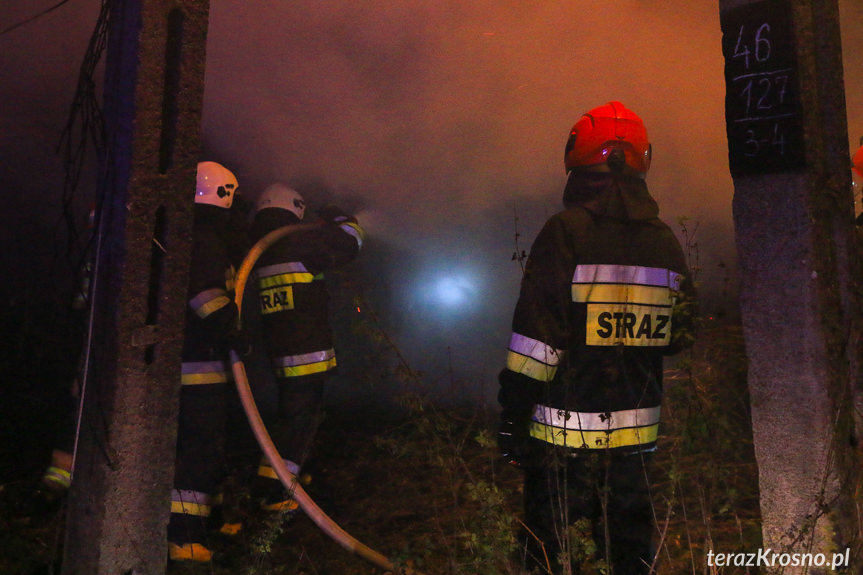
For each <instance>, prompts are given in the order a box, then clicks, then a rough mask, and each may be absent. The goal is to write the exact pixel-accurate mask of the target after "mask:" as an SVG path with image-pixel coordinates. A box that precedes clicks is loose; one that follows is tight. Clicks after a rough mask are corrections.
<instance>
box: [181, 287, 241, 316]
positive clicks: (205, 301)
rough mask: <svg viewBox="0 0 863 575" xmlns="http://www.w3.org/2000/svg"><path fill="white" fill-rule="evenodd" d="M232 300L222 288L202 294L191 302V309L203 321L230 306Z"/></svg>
mask: <svg viewBox="0 0 863 575" xmlns="http://www.w3.org/2000/svg"><path fill="white" fill-rule="evenodd" d="M230 303H231V300H230V298H229V297H228V296H227V294H226V293H225V290H223V289H220V288H212V289H208V290H204V291H202V292H200V293H199V294H198V295H196V296H195V297H193V298H192V299H190V300H189V307H191V308H192V310H193V311H194V312H195V314H197V316H198V317H200V318H201V319H204V318H206V317H207V316H209V315H210V314H211V313H213V312H214V311H216V310H218V309H221V308H223V307H225V306H226V305H228V304H230Z"/></svg>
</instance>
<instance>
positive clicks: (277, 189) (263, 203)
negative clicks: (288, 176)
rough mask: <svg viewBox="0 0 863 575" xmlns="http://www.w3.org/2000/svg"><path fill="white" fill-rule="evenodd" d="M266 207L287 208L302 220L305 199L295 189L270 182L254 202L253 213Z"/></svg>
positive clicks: (304, 211) (304, 210)
mask: <svg viewBox="0 0 863 575" xmlns="http://www.w3.org/2000/svg"><path fill="white" fill-rule="evenodd" d="M267 208H279V209H282V210H288V211H289V212H291V213H293V214H294V215H295V216H297V218H299V219H301V220H302V219H303V215H305V213H306V200H304V199H303V196H301V195H300V193H299V192H298V191H297V190H295V189H293V188H289V187H288V186H286V185H285V184H278V183H277V184H270V185H269V186H267V189H265V190H264V191H263V192H262V193H261V195H260V196H258V201H257V202H255V213H256V214H257V213H258V212H260V211H261V210H265V209H267Z"/></svg>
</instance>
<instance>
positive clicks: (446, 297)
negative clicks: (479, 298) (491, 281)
mask: <svg viewBox="0 0 863 575" xmlns="http://www.w3.org/2000/svg"><path fill="white" fill-rule="evenodd" d="M474 293H475V290H474V286H473V283H472V282H470V281H469V280H468V279H467V278H465V277H464V276H456V277H445V278H441V279H440V280H438V282H437V284H435V288H434V295H435V298H436V299H437V300H438V303H440V304H443V305H445V306H448V307H460V306H463V305H465V304H467V303H469V302H470V300H471V299H472V298H473V295H474Z"/></svg>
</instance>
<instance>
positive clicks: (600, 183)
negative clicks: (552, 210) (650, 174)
mask: <svg viewBox="0 0 863 575" xmlns="http://www.w3.org/2000/svg"><path fill="white" fill-rule="evenodd" d="M563 204H564V205H565V206H566V207H571V206H581V207H583V208H584V209H586V210H588V211H589V212H591V213H593V214H597V215H601V216H607V217H610V218H615V219H618V220H652V219H655V218H657V217H659V205H658V204H657V203H656V200H654V199H653V197H652V196H651V195H650V192H649V191H648V190H647V183H646V182H645V181H644V180H643V179H641V178H636V177H632V176H627V175H619V174H612V173H603V172H585V171H576V170H573V171H572V172H570V173H569V179H568V180H567V181H566V188H565V189H564V191H563Z"/></svg>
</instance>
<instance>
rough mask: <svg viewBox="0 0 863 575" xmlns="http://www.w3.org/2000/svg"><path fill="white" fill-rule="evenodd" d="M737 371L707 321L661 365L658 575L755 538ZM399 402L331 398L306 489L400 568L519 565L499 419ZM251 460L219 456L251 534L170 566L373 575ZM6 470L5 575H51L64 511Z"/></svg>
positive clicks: (26, 472)
mask: <svg viewBox="0 0 863 575" xmlns="http://www.w3.org/2000/svg"><path fill="white" fill-rule="evenodd" d="M745 373H746V365H745V359H744V354H743V348H742V337H741V335H740V330H739V328H738V327H733V326H732V327H716V328H713V329H706V330H704V333H703V334H702V336H701V337H700V339H699V342H698V343H697V344H696V346H695V347H694V348H693V350H692V352H691V354H689V355H688V356H687V358H686V360H685V361H684V362H682V363H680V364H678V365H676V366H675V367H674V369H670V370H669V372H668V374H667V377H666V399H665V402H664V415H663V423H662V428H661V433H662V435H661V437H660V441H659V444H660V446H659V450H658V453H657V457H656V458H655V459H654V464H653V466H652V468H651V469H650V473H651V477H652V479H653V485H654V502H655V509H656V517H657V526H658V531H657V534H656V538H657V541H659V542H661V546H660V553H659V558H658V562H657V570H658V573H660V574H662V575H677V574H684V573H691V574H695V573H699V574H700V573H711V571H710V570H708V569H707V568H706V559H705V554H706V552H707V550H709V549H714V550H715V551H717V552H734V551H748V552H751V551H755V550H757V549H758V547H759V546H760V523H759V517H758V489H757V485H758V482H757V472H756V468H755V463H754V457H753V452H752V441H751V435H750V425H749V411H748V399H747V393H746V382H745ZM400 400H401V403H398V404H391V405H388V406H386V407H382V406H371V405H370V406H362V407H358V406H355V405H350V406H349V405H339V404H334V405H330V406H328V409H327V414H326V418H325V420H324V423H323V425H322V426H321V429H320V432H319V436H318V440H317V442H316V448H315V450H314V452H313V453H312V454H311V458H310V460H309V462H308V464H307V467H306V471H308V473H309V474H310V475H311V477H312V480H311V483H310V484H309V485H308V486H307V491H308V492H309V494H310V495H311V496H312V497H313V498H314V499H315V501H316V502H317V503H318V504H319V505H320V506H321V507H322V508H323V509H324V510H325V511H326V512H327V513H328V514H329V515H330V516H331V517H332V518H333V519H334V520H335V521H336V522H337V523H338V524H339V525H340V526H341V527H343V528H344V529H345V530H346V531H347V532H348V533H350V534H351V535H353V536H354V537H356V538H357V539H359V540H360V541H361V542H363V543H364V544H366V545H369V546H370V547H371V548H373V549H375V550H376V551H379V552H380V553H383V554H384V555H386V556H387V557H388V558H389V559H390V560H391V561H393V562H394V563H395V564H396V565H399V566H407V567H410V568H412V569H415V570H418V571H421V572H423V573H426V574H440V575H443V574H446V575H467V574H482V575H511V574H516V573H524V572H525V569H524V566H523V565H522V564H521V562H520V561H519V560H518V556H519V554H518V549H517V543H516V534H517V533H518V531H519V529H520V528H521V527H520V514H521V509H520V505H521V503H520V502H521V494H520V481H521V476H520V475H521V474H520V471H518V470H517V469H515V468H511V467H509V466H506V465H503V464H502V463H501V462H500V460H499V459H498V457H497V449H496V446H495V444H494V429H495V416H494V414H490V413H484V412H482V411H480V410H478V409H475V408H471V407H461V408H454V407H446V408H445V407H442V406H438V405H435V404H434V403H432V402H428V401H424V400H423V399H422V398H420V397H418V396H416V395H406V396H404V397H402V398H400ZM246 449H248V453H247V452H245V450H246ZM255 458H256V450H254V447H253V446H248V445H246V446H244V447H242V448H241V449H239V450H238V451H237V452H236V453H235V458H233V459H232V460H230V461H229V462H228V464H229V470H230V478H229V482H228V484H227V486H228V492H229V493H230V494H231V495H232V496H233V500H234V501H237V502H238V504H236V505H235V506H234V507H235V510H236V512H238V513H240V514H241V516H242V517H243V518H244V524H245V528H244V530H243V531H241V532H240V533H239V534H238V535H236V536H233V537H226V536H221V535H214V536H213V540H212V541H211V545H212V547H213V548H214V549H215V551H216V553H217V556H216V560H215V562H214V563H213V564H212V565H210V566H185V565H179V566H172V567H171V568H170V570H169V573H172V574H183V573H211V574H218V575H221V574H229V573H230V574H232V575H236V574H239V575H257V574H284V575H300V574H303V575H319V574H339V575H364V574H372V573H380V570H379V569H377V568H376V567H374V566H372V565H370V564H367V563H366V562H365V561H363V560H362V559H360V558H358V557H357V556H355V555H353V554H352V553H350V552H348V551H346V550H344V549H342V548H341V547H339V546H338V545H337V544H336V543H334V542H333V541H331V540H329V539H328V538H327V537H326V536H325V535H324V534H323V533H322V532H321V531H320V530H319V529H318V528H317V527H316V526H315V525H314V524H313V523H312V522H311V521H310V520H309V519H308V518H307V517H305V516H304V515H303V514H302V513H300V514H297V515H294V516H265V515H263V514H262V513H260V512H258V511H256V506H255V504H254V502H253V501H252V500H251V498H250V497H249V496H248V493H247V492H246V491H245V487H244V486H245V485H246V484H247V482H246V479H248V477H249V476H250V475H251V474H252V473H253V469H254V468H253V466H252V465H247V462H249V463H251V462H252V461H253V460H254V459H255ZM3 465H4V470H6V472H7V473H5V475H4V477H5V478H6V479H5V480H4V483H3V484H2V485H0V517H2V523H0V572H2V573H8V574H21V575H34V574H36V573H45V574H48V573H59V571H58V570H56V562H57V560H58V559H59V557H60V556H61V554H62V552H61V544H62V528H63V508H62V506H57V504H55V505H54V506H47V505H40V504H35V503H33V501H34V500H33V499H32V498H31V497H30V493H31V491H32V488H33V486H34V484H35V480H36V479H37V478H38V475H37V474H36V471H37V468H34V467H33V466H32V465H30V466H29V467H27V469H18V470H17V473H16V470H15V469H14V465H15V463H14V462H11V461H4V462H3ZM588 543H589V542H588ZM588 550H589V546H588ZM52 565H54V566H55V567H51V566H52ZM535 567H536V568H537V571H536V572H538V573H542V572H543V570H542V566H541V565H535ZM52 569H54V570H53V571H52ZM713 572H721V573H728V574H732V573H747V572H751V571H748V570H747V569H746V568H743V567H741V568H724V569H723V570H721V571H713Z"/></svg>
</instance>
